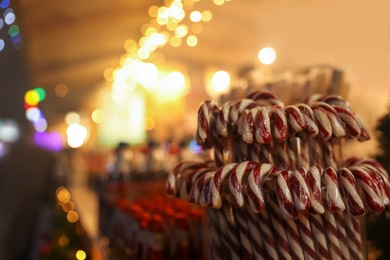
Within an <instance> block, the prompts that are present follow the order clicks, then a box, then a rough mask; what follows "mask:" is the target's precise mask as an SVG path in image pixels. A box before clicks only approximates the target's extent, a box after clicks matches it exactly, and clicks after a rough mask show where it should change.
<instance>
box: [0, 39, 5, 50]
mask: <svg viewBox="0 0 390 260" xmlns="http://www.w3.org/2000/svg"><path fill="white" fill-rule="evenodd" d="M4 46H5V44H4V40H3V39H0V51H2V50H3V49H4Z"/></svg>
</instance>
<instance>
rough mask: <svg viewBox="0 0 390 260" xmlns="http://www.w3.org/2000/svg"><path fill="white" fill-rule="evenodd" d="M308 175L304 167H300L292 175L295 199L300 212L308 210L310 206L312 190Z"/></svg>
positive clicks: (296, 207)
mask: <svg viewBox="0 0 390 260" xmlns="http://www.w3.org/2000/svg"><path fill="white" fill-rule="evenodd" d="M306 176H307V170H306V169H305V168H303V167H298V168H297V169H296V170H295V171H293V174H292V176H291V186H292V187H291V188H292V189H291V190H292V195H293V201H294V204H295V209H296V210H297V211H298V212H307V211H308V210H309V208H310V191H309V188H308V185H307V182H306Z"/></svg>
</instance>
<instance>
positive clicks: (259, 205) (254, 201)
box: [246, 163, 277, 213]
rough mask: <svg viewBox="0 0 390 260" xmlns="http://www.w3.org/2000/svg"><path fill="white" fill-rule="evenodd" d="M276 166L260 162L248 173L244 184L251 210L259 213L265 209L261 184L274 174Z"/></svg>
mask: <svg viewBox="0 0 390 260" xmlns="http://www.w3.org/2000/svg"><path fill="white" fill-rule="evenodd" d="M276 172H277V168H276V167H275V166H274V165H272V164H269V163H262V164H259V165H257V166H256V167H254V168H253V169H252V170H251V171H250V173H249V175H248V181H247V186H246V194H247V197H248V202H249V206H250V208H251V210H252V211H253V212H255V213H261V212H263V211H264V209H265V203H264V196H263V184H264V182H265V181H266V180H267V179H268V177H269V176H270V175H271V176H272V175H274V174H276Z"/></svg>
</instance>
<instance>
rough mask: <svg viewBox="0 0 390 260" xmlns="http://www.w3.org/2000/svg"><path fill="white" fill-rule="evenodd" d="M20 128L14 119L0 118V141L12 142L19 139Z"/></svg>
mask: <svg viewBox="0 0 390 260" xmlns="http://www.w3.org/2000/svg"><path fill="white" fill-rule="evenodd" d="M19 136H20V130H19V127H18V124H17V123H16V122H15V121H14V120H8V119H7V120H0V141H2V142H9V143H13V142H16V141H17V140H18V139H19Z"/></svg>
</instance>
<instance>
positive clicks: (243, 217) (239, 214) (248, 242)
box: [233, 208, 255, 259]
mask: <svg viewBox="0 0 390 260" xmlns="http://www.w3.org/2000/svg"><path fill="white" fill-rule="evenodd" d="M233 214H234V217H235V219H236V222H237V227H238V233H239V236H240V243H241V247H242V253H243V258H244V259H254V256H255V254H254V252H255V248H253V244H252V240H253V239H252V236H251V232H250V231H249V225H248V215H247V212H245V210H244V208H233Z"/></svg>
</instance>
